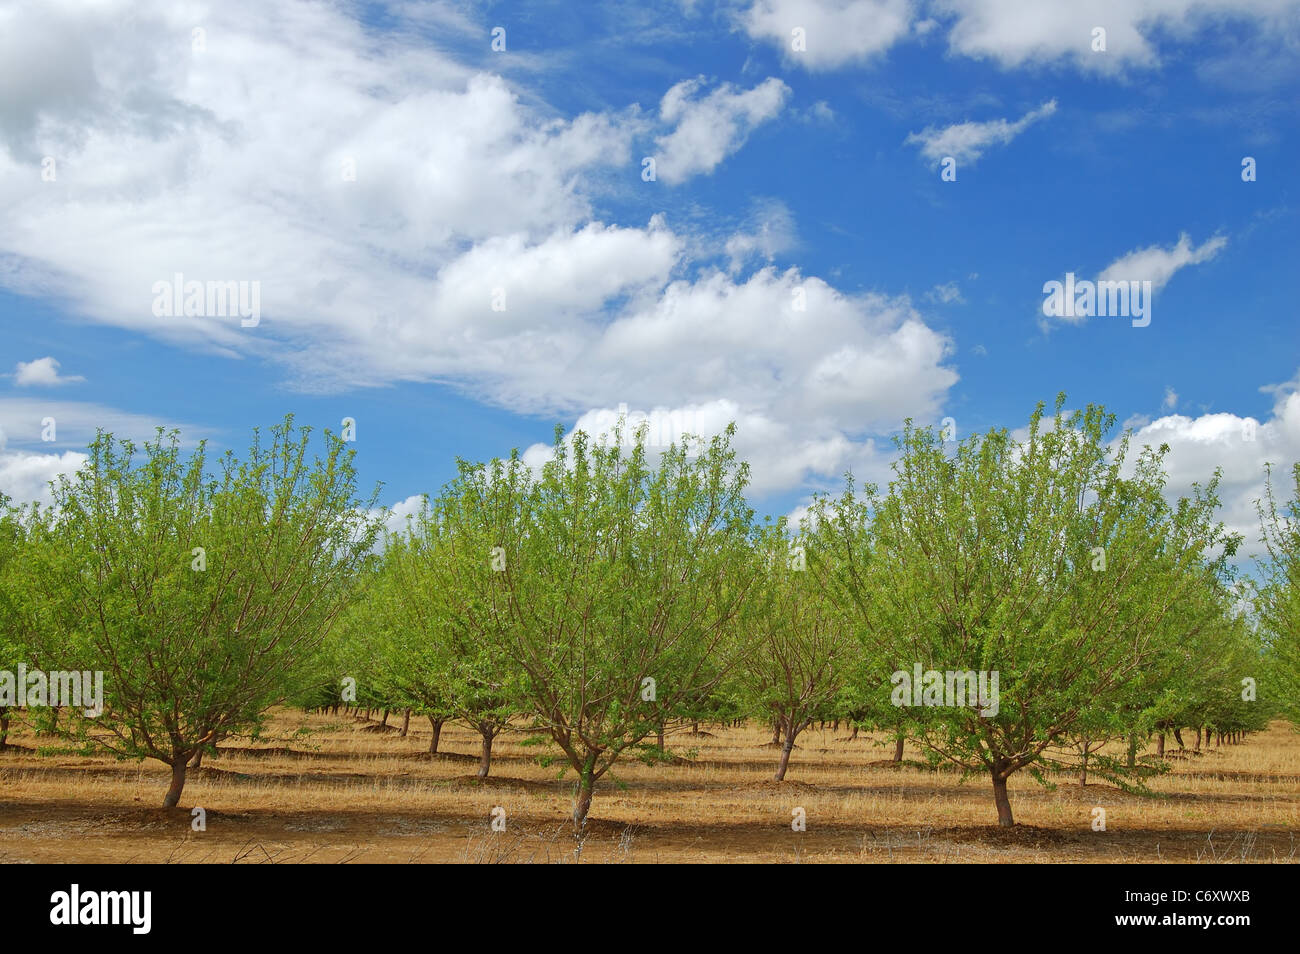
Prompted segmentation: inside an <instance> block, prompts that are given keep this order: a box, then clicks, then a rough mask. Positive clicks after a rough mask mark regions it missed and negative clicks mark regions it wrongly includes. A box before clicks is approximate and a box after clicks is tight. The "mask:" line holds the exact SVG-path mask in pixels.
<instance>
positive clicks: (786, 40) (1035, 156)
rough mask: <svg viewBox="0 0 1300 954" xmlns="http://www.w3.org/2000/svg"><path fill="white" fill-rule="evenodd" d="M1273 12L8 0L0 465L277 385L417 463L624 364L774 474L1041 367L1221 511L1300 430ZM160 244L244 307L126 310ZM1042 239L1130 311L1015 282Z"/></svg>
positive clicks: (990, 397)
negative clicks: (253, 295) (1201, 486)
mask: <svg viewBox="0 0 1300 954" xmlns="http://www.w3.org/2000/svg"><path fill="white" fill-rule="evenodd" d="M128 10H129V11H131V15H130V16H128V15H127V13H126V11H128ZM497 27H500V28H503V29H504V31H505V34H504V37H505V44H504V45H505V49H504V50H494V49H493V30H494V28H497ZM1098 27H1100V28H1103V29H1104V30H1105V31H1106V35H1105V45H1106V48H1105V50H1097V49H1093V47H1094V45H1095V44H1096V42H1097V41H1096V39H1095V36H1094V30H1095V29H1096V28H1098ZM196 31H198V32H196ZM798 31H802V34H800V33H799V32H798ZM801 40H802V43H801V42H800V41H801ZM499 45H500V44H499V43H498V46H499ZM800 45H801V46H802V48H800V49H795V47H796V46H800ZM1298 54H1300V2H1291V0H1205V2H1199V3H1191V2H1184V0H1132V2H1125V3H1117V2H1111V0H1079V2H1074V3H1060V4H1054V3H1042V2H1035V3H1031V2H1028V0H943V2H938V0H932V2H926V0H915V2H908V0H861V2H853V3H846V2H841V0H756V2H751V0H739V2H734V3H719V4H711V3H706V2H703V0H699V2H695V3H661V4H639V3H638V4H633V3H607V4H600V5H594V4H592V5H587V4H582V5H572V4H551V3H514V4H490V3H489V4H483V3H473V4H455V3H432V4H393V5H380V4H363V5H357V4H346V3H333V4H320V3H316V4H304V3H296V2H289V0H280V2H277V3H274V4H263V3H244V2H228V3H222V4H211V5H205V4H202V3H199V4H195V5H193V6H191V7H187V8H184V9H183V10H182V9H178V8H176V7H175V6H174V5H170V4H156V5H155V4H151V3H131V4H125V3H112V2H110V3H105V4H102V5H98V6H95V7H87V6H85V5H81V4H71V3H69V4H62V3H58V2H54V3H48V4H40V5H32V4H26V3H7V2H0V85H3V87H4V88H5V89H6V95H5V102H4V103H3V105H0V215H2V218H0V221H3V222H4V223H5V227H4V228H3V229H0V321H2V322H3V326H4V329H5V335H4V345H3V354H0V372H3V373H4V374H5V377H3V378H0V429H2V430H3V433H4V442H3V446H2V447H0V491H4V492H5V493H8V494H10V495H12V496H15V497H17V498H19V499H33V498H35V497H38V496H40V494H41V492H42V491H41V488H42V486H43V485H44V482H45V481H46V480H48V479H50V477H52V476H53V475H54V474H55V473H58V472H60V471H62V470H67V469H68V468H70V467H74V466H75V465H76V463H77V462H78V460H79V456H78V451H79V449H80V448H83V447H84V446H85V443H86V441H87V440H88V439H89V437H90V436H91V435H92V434H93V432H94V430H95V428H96V427H107V428H110V429H112V430H114V431H115V432H117V433H121V434H123V435H129V436H133V437H137V438H138V437H141V436H144V435H146V434H148V433H150V432H151V430H152V428H153V427H154V426H155V425H157V424H164V425H168V426H177V427H180V428H181V429H182V432H183V434H184V435H186V436H187V437H205V438H208V439H209V440H210V441H211V443H213V444H215V445H217V446H218V447H226V446H233V447H236V448H238V447H241V446H243V445H245V444H246V442H247V437H248V433H249V431H250V429H251V428H252V427H253V426H254V425H269V424H271V423H274V422H275V421H277V420H278V419H279V418H280V417H281V416H282V415H283V414H284V413H286V412H290V411H292V412H293V413H295V414H296V415H297V416H298V419H299V420H300V421H301V422H303V423H310V424H313V425H317V426H321V427H331V428H335V429H337V428H338V426H339V423H340V421H341V419H342V418H343V417H345V416H347V417H353V418H355V419H356V421H357V443H356V447H357V450H358V463H359V466H360V470H361V476H362V478H363V481H364V482H365V484H366V486H367V487H368V486H370V485H372V484H373V483H374V482H376V481H382V482H383V484H384V489H383V491H382V493H381V500H382V501H383V502H384V504H385V505H388V506H397V507H399V508H401V507H409V506H410V501H409V498H411V497H412V496H413V495H417V494H419V493H421V492H424V491H435V490H436V489H437V488H438V487H439V486H440V485H441V484H442V483H443V482H444V481H445V480H447V479H448V478H449V477H450V476H451V475H452V473H453V470H454V459H455V457H457V456H462V457H467V458H471V459H486V458H489V457H491V456H494V455H499V454H505V453H508V452H509V450H510V449H511V448H512V447H519V448H520V449H523V450H527V451H528V453H529V455H530V458H531V459H533V460H535V461H536V460H540V459H542V458H543V457H544V455H545V447H546V445H547V444H548V443H549V441H550V438H551V434H552V431H553V429H554V426H555V424H556V423H560V424H563V425H564V426H565V428H566V429H568V428H572V427H574V426H575V425H580V426H583V427H586V428H589V429H596V430H599V429H601V428H602V427H605V426H608V424H609V423H611V422H612V421H613V420H614V418H615V417H616V416H617V414H618V413H619V408H620V407H621V406H625V407H626V408H627V409H628V411H629V412H630V413H632V414H633V415H636V414H638V413H641V414H649V415H651V416H652V420H655V421H665V420H670V419H671V420H672V421H674V422H678V423H681V422H690V424H691V425H692V429H693V430H698V431H703V432H706V433H707V432H710V431H716V430H718V429H720V428H721V427H723V426H725V424H726V423H727V421H729V420H736V421H737V422H738V426H739V432H738V438H737V443H738V447H739V449H740V451H741V452H742V453H743V454H744V456H746V457H747V458H748V459H749V460H750V461H751V463H752V465H753V469H754V478H755V480H754V493H753V500H754V503H755V504H756V505H757V506H758V507H759V508H760V509H761V510H764V511H767V512H772V513H787V512H791V511H796V510H797V508H798V507H799V506H800V504H801V503H802V502H804V501H805V500H806V499H807V498H808V495H809V494H810V493H811V492H813V491H815V490H817V489H821V488H833V487H836V486H838V484H839V480H840V475H841V474H843V473H844V472H845V471H846V470H852V471H854V473H856V474H858V475H859V476H860V477H862V478H863V479H868V480H877V481H882V480H885V479H887V476H888V472H889V471H888V467H889V461H890V458H891V449H890V446H889V437H890V435H891V434H893V433H895V432H896V431H897V429H898V428H899V426H900V425H901V422H902V420H903V419H904V418H906V417H912V418H914V419H916V420H917V421H919V422H922V423H934V424H936V425H937V424H938V423H939V421H940V420H942V419H943V418H945V417H951V418H952V419H953V420H954V421H955V422H956V425H957V429H958V434H959V436H964V435H965V434H967V433H970V432H971V431H976V430H984V429H987V428H989V427H996V426H1007V427H1018V426H1021V425H1023V424H1024V422H1025V419H1026V418H1027V416H1028V414H1029V412H1030V410H1031V409H1032V407H1033V405H1034V403H1035V402H1037V401H1039V400H1043V401H1047V402H1049V403H1050V401H1051V400H1052V398H1053V397H1054V395H1055V394H1056V392H1057V391H1060V390H1065V391H1066V392H1067V393H1068V394H1069V396H1070V403H1071V405H1073V406H1078V405H1080V404H1083V403H1086V402H1097V403H1103V404H1105V405H1107V406H1108V407H1109V408H1110V409H1111V410H1113V411H1114V412H1115V413H1116V414H1117V415H1118V416H1119V418H1120V419H1121V420H1122V421H1126V422H1128V423H1129V424H1130V425H1131V426H1133V427H1134V428H1135V430H1136V431H1137V434H1138V438H1139V441H1140V442H1147V441H1150V442H1155V443H1159V442H1167V443H1169V444H1170V445H1171V448H1172V452H1171V457H1170V476H1171V483H1170V487H1171V492H1181V491H1185V490H1186V488H1187V487H1189V486H1190V484H1191V482H1192V481H1197V480H1200V481H1203V480H1205V479H1206V478H1208V477H1209V475H1210V473H1211V471H1212V470H1213V469H1214V468H1215V467H1220V468H1223V469H1224V472H1225V476H1224V492H1223V496H1224V501H1225V511H1224V512H1225V518H1226V519H1227V520H1228V522H1229V523H1230V524H1231V525H1233V526H1235V527H1238V528H1239V529H1241V530H1243V531H1244V532H1251V527H1252V524H1253V519H1252V517H1253V500H1254V499H1255V498H1256V497H1258V495H1259V492H1260V489H1261V487H1262V478H1263V464H1264V462H1265V461H1271V462H1273V463H1274V464H1278V465H1284V466H1285V465H1289V464H1290V463H1291V462H1293V461H1295V460H1296V459H1297V458H1300V395H1298V394H1297V389H1298V388H1300V333H1298V332H1297V324H1296V321H1297V313H1296V304H1295V303H1296V301H1297V298H1298V297H1300V295H1298V292H1300V279H1297V277H1296V276H1297V274H1298V270H1297V269H1296V268H1295V267H1294V263H1295V262H1296V261H1298V260H1300V230H1298V229H1297V217H1296V216H1297V198H1298V197H1297V195H1296V190H1295V182H1294V178H1295V174H1296V163H1295V158H1294V157H1295V156H1296V155H1297V154H1300V123H1298V122H1297V117H1296V111H1295V103H1296V102H1297V94H1300V55H1298ZM948 156H951V157H952V158H953V159H954V160H955V164H956V165H955V168H956V179H955V181H944V180H943V179H942V178H941V175H940V171H941V164H942V161H943V159H944V158H945V157H948ZM1245 157H1251V158H1253V159H1254V161H1255V169H1256V178H1255V180H1254V181H1250V182H1247V181H1243V178H1242V161H1243V159H1244V158H1245ZM647 158H652V159H654V165H655V172H656V175H655V178H654V180H653V181H646V178H645V177H644V175H643V173H644V170H645V169H646V164H645V160H646V159H647ZM349 170H351V172H349ZM177 272H180V273H182V274H183V275H184V276H185V279H186V280H197V281H200V282H209V281H211V282H226V281H235V282H249V283H251V282H258V283H259V288H260V314H259V321H258V323H257V324H256V325H255V326H251V327H244V326H242V325H241V321H240V315H239V314H237V313H224V314H215V315H211V314H204V315H184V314H181V315H165V314H164V315H159V314H156V313H155V311H156V309H155V307H154V306H155V298H156V295H155V291H154V285H155V283H156V282H159V281H165V282H170V281H171V279H172V276H173V275H174V274H175V273H177ZM1066 272H1073V273H1075V274H1076V275H1077V276H1078V278H1080V279H1096V278H1098V277H1110V278H1121V279H1124V280H1133V281H1151V282H1152V286H1153V289H1154V298H1153V302H1152V307H1151V312H1150V317H1151V321H1150V324H1149V325H1147V326H1146V327H1134V326H1132V324H1131V323H1130V321H1129V320H1128V319H1127V318H1123V317H1102V316H1095V317H1090V318H1086V319H1083V320H1065V319H1060V318H1049V317H1047V316H1045V315H1044V313H1043V308H1042V305H1043V300H1044V297H1045V296H1044V293H1043V286H1044V284H1045V283H1046V282H1049V281H1053V280H1063V279H1064V277H1065V273H1066ZM498 292H501V293H502V295H501V302H503V303H504V307H503V308H499V309H494V307H493V302H494V300H495V299H494V296H495V295H496V294H497V293H498ZM796 301H801V304H802V307H799V306H798V305H796ZM674 415H675V416H674ZM47 416H48V417H53V418H54V419H55V420H56V422H57V425H58V426H57V435H56V439H55V440H54V441H48V440H42V439H41V432H42V426H41V420H42V419H43V418H45V417H47ZM1252 535H1253V534H1252Z"/></svg>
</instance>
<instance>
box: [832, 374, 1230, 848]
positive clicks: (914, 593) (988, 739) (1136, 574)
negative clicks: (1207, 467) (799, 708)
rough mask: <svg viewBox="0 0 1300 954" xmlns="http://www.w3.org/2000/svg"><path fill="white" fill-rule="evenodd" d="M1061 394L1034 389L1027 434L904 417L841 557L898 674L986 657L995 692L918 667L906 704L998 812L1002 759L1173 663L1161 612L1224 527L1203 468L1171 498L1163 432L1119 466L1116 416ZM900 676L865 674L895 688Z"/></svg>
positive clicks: (1034, 757) (1036, 757) (1114, 701)
mask: <svg viewBox="0 0 1300 954" xmlns="http://www.w3.org/2000/svg"><path fill="white" fill-rule="evenodd" d="M1064 400H1065V399H1064V395H1061V396H1060V397H1058V399H1057V405H1056V413H1055V416H1054V418H1052V419H1049V420H1048V421H1044V419H1043V408H1042V405H1040V406H1039V407H1038V409H1036V410H1035V412H1034V414H1033V416H1032V417H1031V419H1030V422H1029V428H1028V432H1027V435H1026V436H1025V437H1024V439H1022V440H1016V439H1013V438H1012V436H1011V435H1010V434H1009V433H1007V432H1006V431H991V432H989V433H988V434H986V435H983V436H981V435H973V436H971V437H970V438H968V439H967V440H966V441H964V442H962V443H961V444H960V445H958V447H957V449H956V453H955V455H954V456H951V457H950V456H948V455H947V454H946V453H945V449H944V446H943V443H942V442H941V441H940V440H939V439H938V437H937V436H936V435H935V434H934V433H933V432H932V431H930V430H929V429H916V428H914V427H912V426H911V424H910V422H909V424H908V427H907V429H906V431H905V433H904V435H903V436H902V437H901V438H900V439H899V449H900V451H901V458H900V459H899V460H898V461H897V462H896V464H895V479H894V480H893V481H891V483H890V485H889V491H888V493H887V494H886V495H884V496H882V495H880V494H878V493H875V492H872V493H869V494H868V504H869V508H870V511H871V514H872V517H871V519H872V528H871V534H872V542H873V552H872V554H871V557H870V559H869V560H865V561H858V562H844V563H843V564H842V571H841V572H842V573H843V574H844V579H843V580H842V581H841V585H840V586H839V587H837V590H836V591H837V592H839V593H841V594H847V595H848V598H847V599H844V603H845V605H846V607H847V608H849V609H851V610H853V611H854V612H856V613H858V614H859V616H860V619H861V623H862V627H861V630H862V632H863V633H864V634H865V635H866V636H867V638H869V639H870V640H872V641H873V642H875V643H876V644H877V645H878V646H879V647H881V649H882V660H883V661H884V663H885V666H886V667H893V669H894V670H895V672H896V673H901V674H910V673H912V672H914V671H915V669H916V667H919V668H920V669H921V670H922V671H923V672H924V673H927V674H928V673H931V672H935V673H940V674H944V675H945V676H946V674H947V673H964V672H970V673H975V674H985V676H986V687H991V686H992V683H993V678H994V674H996V676H997V679H998V683H997V686H998V688H997V694H996V696H994V697H993V698H991V699H980V698H975V699H972V698H970V697H969V695H967V696H966V697H965V698H961V697H957V698H951V697H950V696H949V695H948V694H947V693H945V692H944V689H945V688H946V686H945V685H939V686H935V685H933V684H932V683H930V681H929V677H928V675H927V682H926V692H925V693H924V694H923V697H922V700H921V701H922V703H923V704H922V705H913V707H912V709H911V713H912V715H913V717H914V718H915V719H916V721H917V725H918V728H919V738H920V741H921V742H922V744H923V745H924V746H925V747H926V749H927V750H928V751H929V752H930V754H931V756H932V757H933V758H936V759H943V760H947V761H950V762H953V763H955V764H957V765H959V766H961V767H963V768H964V769H966V770H967V771H969V772H976V771H983V772H985V773H987V774H988V776H989V777H990V778H991V780H992V785H993V794H994V803H995V805H996V807H997V813H998V823H999V824H1000V825H1012V824H1013V823H1014V819H1013V816H1012V812H1011V804H1010V800H1009V798H1008V795H1007V780H1008V779H1009V778H1010V777H1011V776H1012V775H1013V774H1014V773H1016V772H1017V771H1019V770H1021V769H1024V768H1027V767H1031V766H1034V767H1036V766H1037V765H1040V764H1042V763H1044V762H1045V761H1046V760H1047V759H1048V757H1049V756H1048V755H1047V752H1046V750H1047V749H1048V748H1049V746H1053V745H1059V744H1061V743H1062V742H1063V741H1064V740H1066V739H1067V738H1068V737H1069V735H1070V734H1071V733H1077V732H1081V730H1083V731H1082V734H1086V735H1091V734H1092V733H1091V732H1089V731H1087V730H1089V729H1090V728H1091V727H1093V726H1099V727H1102V728H1103V730H1104V726H1105V725H1106V723H1107V721H1108V720H1109V719H1110V717H1111V714H1112V713H1114V712H1115V711H1117V710H1118V709H1120V708H1122V707H1123V706H1124V705H1125V704H1126V703H1127V702H1129V701H1130V700H1131V699H1132V697H1133V686H1134V683H1135V681H1137V682H1141V681H1143V680H1150V679H1153V678H1154V677H1153V676H1152V674H1153V673H1154V674H1167V673H1168V672H1169V671H1170V668H1171V666H1172V665H1173V664H1174V661H1175V660H1176V658H1177V657H1176V655H1175V654H1174V653H1173V652H1171V649H1172V647H1173V644H1174V643H1175V642H1176V640H1177V639H1178V638H1179V634H1178V632H1176V629H1177V628H1176V627H1173V626H1169V625H1165V623H1166V620H1167V618H1168V617H1169V616H1170V615H1171V614H1172V613H1174V612H1175V610H1176V609H1177V608H1178V607H1179V606H1180V605H1181V603H1182V601H1183V600H1185V599H1186V598H1187V597H1188V596H1189V595H1191V594H1194V593H1195V592H1196V587H1197V586H1198V585H1199V583H1198V581H1199V578H1200V573H1202V572H1207V571H1208V572H1216V571H1221V570H1222V566H1223V561H1224V560H1226V559H1227V558H1228V557H1230V556H1231V554H1232V553H1233V552H1235V547H1236V542H1237V541H1236V540H1235V538H1231V537H1228V536H1227V535H1226V534H1224V532H1223V530H1222V527H1221V526H1220V525H1219V524H1217V523H1215V522H1214V520H1213V514H1214V510H1215V508H1216V506H1217V499H1216V498H1215V495H1214V482H1211V484H1210V485H1209V487H1208V488H1207V489H1206V490H1204V491H1201V490H1200V489H1199V488H1198V490H1197V492H1196V493H1195V494H1194V496H1193V497H1192V498H1184V499H1182V500H1180V501H1179V502H1178V504H1177V506H1176V507H1173V508H1171V507H1170V506H1169V505H1168V504H1167V503H1166V502H1165V500H1164V497H1163V490H1164V479H1165V478H1164V473H1163V470H1162V458H1163V454H1164V453H1165V452H1166V451H1167V448H1160V449H1151V448H1147V449H1145V450H1144V451H1143V452H1142V453H1141V454H1140V456H1139V457H1138V459H1137V460H1136V462H1135V463H1134V466H1133V467H1132V468H1131V470H1132V473H1131V474H1130V475H1128V476H1126V471H1125V460H1126V455H1127V450H1128V436H1127V435H1125V436H1124V437H1123V438H1122V439H1121V440H1120V441H1119V442H1118V444H1117V445H1114V446H1112V445H1111V444H1110V443H1109V442H1108V440H1107V435H1108V433H1109V432H1110V430H1111V429H1112V428H1113V427H1114V418H1113V416H1112V415H1108V414H1106V413H1105V412H1104V410H1102V409H1101V408H1098V407H1094V406H1089V407H1088V408H1086V409H1085V410H1083V411H1079V412H1075V413H1071V414H1066V413H1065V412H1064V411H1063V406H1064ZM828 525H829V526H830V527H832V528H833V527H835V526H836V524H835V522H834V521H831V522H830V523H829V524H828ZM1216 551H1217V552H1218V553H1220V556H1219V557H1218V558H1217V560H1216V559H1214V558H1211V557H1209V556H1207V554H1210V553H1212V552H1216ZM841 598H842V599H843V597H841ZM1213 612H1217V607H1216V608H1214V609H1213V610H1211V611H1207V613H1211V614H1212V613H1213ZM1214 618H1215V617H1213V616H1212V615H1207V617H1206V618H1205V619H1203V620H1190V619H1185V620H1184V623H1188V624H1191V623H1195V624H1197V625H1205V624H1208V623H1209V622H1212V621H1213V619H1214ZM895 680H899V681H895ZM901 680H902V677H901V676H899V677H892V676H891V682H892V683H893V685H892V691H891V685H890V684H887V683H885V682H884V681H883V680H882V682H881V683H880V685H879V688H878V690H877V691H878V692H880V693H882V694H884V693H890V694H891V696H892V698H893V699H894V700H895V701H898V700H900V699H902V700H903V701H907V699H908V697H907V694H906V693H905V692H904V693H903V694H902V695H894V692H897V691H898V690H899V689H900V688H905V685H906V684H905V682H903V681H901ZM945 683H947V684H949V685H950V684H951V683H948V681H947V680H945ZM958 685H960V684H958ZM932 689H938V690H939V691H938V692H936V693H934V695H931V692H930V690H932ZM911 701H912V702H913V703H914V702H915V697H913V698H912V700H911ZM990 703H991V704H990Z"/></svg>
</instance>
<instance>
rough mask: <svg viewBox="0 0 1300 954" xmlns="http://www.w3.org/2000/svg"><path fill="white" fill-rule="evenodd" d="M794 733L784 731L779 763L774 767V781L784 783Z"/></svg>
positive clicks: (792, 746)
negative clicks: (783, 742)
mask: <svg viewBox="0 0 1300 954" xmlns="http://www.w3.org/2000/svg"><path fill="white" fill-rule="evenodd" d="M794 737H795V733H794V732H793V731H791V730H789V729H787V730H786V734H785V744H784V745H782V746H781V761H780V762H778V763H777V766H776V781H778V782H783V781H785V771H786V769H788V768H789V767H790V750H791V749H793V748H794Z"/></svg>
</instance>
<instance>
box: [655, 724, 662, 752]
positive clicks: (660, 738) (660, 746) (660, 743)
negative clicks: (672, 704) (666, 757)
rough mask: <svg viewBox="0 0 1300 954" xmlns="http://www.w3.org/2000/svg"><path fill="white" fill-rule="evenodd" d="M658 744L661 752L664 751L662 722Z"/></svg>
mask: <svg viewBox="0 0 1300 954" xmlns="http://www.w3.org/2000/svg"><path fill="white" fill-rule="evenodd" d="M657 744H658V746H659V751H660V752H662V751H664V724H663V723H662V722H660V723H659V735H658V738H657Z"/></svg>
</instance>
